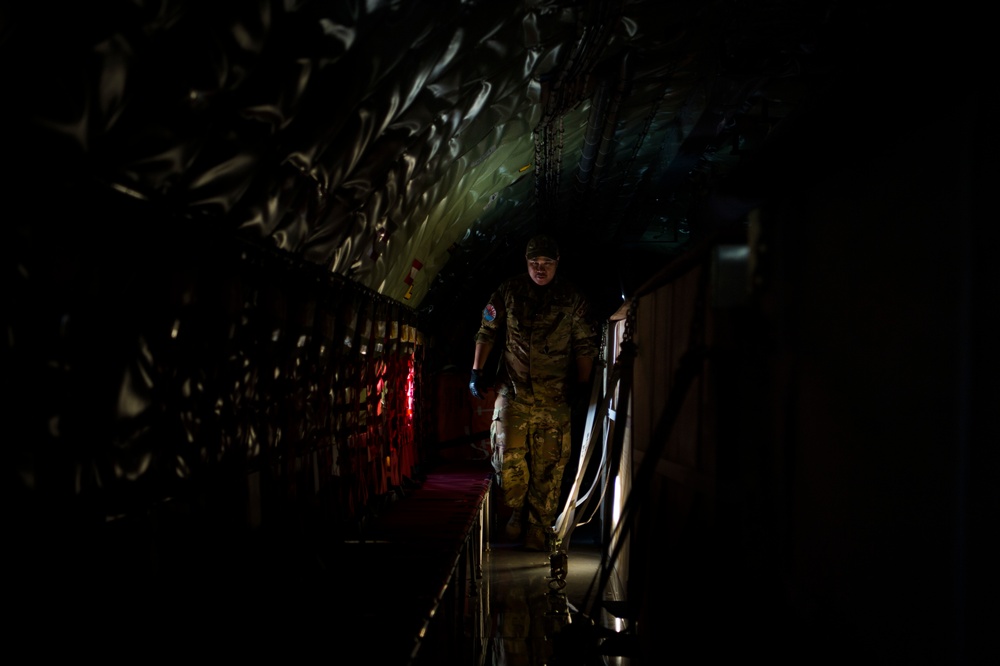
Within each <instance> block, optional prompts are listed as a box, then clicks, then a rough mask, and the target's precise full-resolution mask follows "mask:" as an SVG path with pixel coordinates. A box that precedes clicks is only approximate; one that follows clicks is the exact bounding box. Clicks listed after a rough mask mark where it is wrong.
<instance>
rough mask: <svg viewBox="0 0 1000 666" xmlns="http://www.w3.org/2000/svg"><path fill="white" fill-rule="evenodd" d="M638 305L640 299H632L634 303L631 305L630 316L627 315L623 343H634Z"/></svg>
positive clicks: (629, 307)
mask: <svg viewBox="0 0 1000 666" xmlns="http://www.w3.org/2000/svg"><path fill="white" fill-rule="evenodd" d="M638 304H639V300H638V299H632V302H631V303H629V306H628V314H626V315H625V335H624V336H623V337H622V343H630V342H632V334H633V333H634V332H635V310H636V306H637V305H638Z"/></svg>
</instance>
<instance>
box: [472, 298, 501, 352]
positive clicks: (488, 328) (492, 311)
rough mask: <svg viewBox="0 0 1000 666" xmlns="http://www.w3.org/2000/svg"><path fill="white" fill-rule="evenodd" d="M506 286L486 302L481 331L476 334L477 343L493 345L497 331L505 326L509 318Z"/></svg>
mask: <svg viewBox="0 0 1000 666" xmlns="http://www.w3.org/2000/svg"><path fill="white" fill-rule="evenodd" d="M504 289H505V285H501V286H500V288H499V289H497V290H496V291H495V292H493V295H492V296H490V299H489V300H488V301H487V302H486V305H485V306H484V307H483V311H482V320H481V321H480V323H479V331H478V332H476V342H488V343H490V344H493V342H494V341H495V340H496V337H497V329H498V328H499V327H500V326H501V325H502V324H503V322H504V319H505V318H506V317H507V308H506V306H505V305H504Z"/></svg>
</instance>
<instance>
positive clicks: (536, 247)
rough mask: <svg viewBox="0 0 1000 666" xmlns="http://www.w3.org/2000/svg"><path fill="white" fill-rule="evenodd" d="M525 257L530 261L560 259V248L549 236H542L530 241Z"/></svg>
mask: <svg viewBox="0 0 1000 666" xmlns="http://www.w3.org/2000/svg"><path fill="white" fill-rule="evenodd" d="M524 256H525V257H526V258H528V259H534V258H535V257H549V258H550V259H558V258H559V246H558V245H556V242H555V241H554V240H553V239H552V238H550V237H549V236H546V235H545V234H540V235H538V236H535V237H534V238H532V239H531V240H530V241H528V249H527V250H526V251H525V253H524Z"/></svg>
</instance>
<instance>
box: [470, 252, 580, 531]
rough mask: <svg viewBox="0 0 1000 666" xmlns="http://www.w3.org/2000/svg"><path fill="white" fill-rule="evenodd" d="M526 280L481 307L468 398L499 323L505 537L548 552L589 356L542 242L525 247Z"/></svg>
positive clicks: (572, 299) (495, 433) (498, 426)
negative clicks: (506, 515)
mask: <svg viewBox="0 0 1000 666" xmlns="http://www.w3.org/2000/svg"><path fill="white" fill-rule="evenodd" d="M525 257H526V259H527V262H528V272H527V274H522V275H518V276H515V277H513V278H510V279H508V280H506V281H505V282H503V283H502V284H501V285H500V286H499V288H498V289H497V290H496V291H495V292H494V293H493V295H492V296H491V297H490V299H489V302H488V303H487V304H486V307H485V308H484V309H483V316H482V323H481V325H480V328H479V331H478V332H477V334H476V354H475V359H474V361H473V366H472V367H473V370H472V380H471V381H470V383H469V387H470V390H471V391H472V394H473V395H474V396H476V397H480V398H481V397H482V395H483V393H484V391H485V387H484V386H483V385H482V382H483V373H482V369H483V364H484V363H485V362H486V358H487V357H488V356H489V353H490V351H491V350H492V348H493V343H494V342H495V340H496V336H497V332H498V330H500V328H501V327H502V326H503V325H504V324H506V336H505V338H506V343H505V348H504V352H503V359H502V367H501V370H500V372H499V373H498V377H497V379H498V384H499V390H498V397H497V402H496V406H495V409H494V416H493V426H492V428H491V438H492V440H493V465H494V467H495V468H496V470H497V472H498V473H499V475H500V487H501V489H502V492H503V499H504V503H505V504H506V505H507V507H509V508H510V509H511V510H512V514H511V519H510V522H508V524H507V536H508V537H509V538H510V539H512V540H519V539H520V537H521V535H522V532H523V528H524V523H525V522H527V534H526V535H525V540H524V543H525V546H526V547H528V548H533V549H535V550H544V549H547V548H550V547H551V545H552V544H551V537H552V536H553V534H554V532H553V525H554V523H555V519H556V516H557V515H558V513H559V506H558V505H559V500H560V494H561V491H562V478H563V471H564V470H565V468H566V465H567V463H568V462H569V458H570V453H571V450H572V446H571V425H570V423H571V422H570V417H571V408H570V405H571V400H572V398H573V397H574V393H575V392H578V391H580V390H582V389H581V387H583V386H588V385H589V382H590V372H591V368H592V366H593V359H594V357H595V356H596V355H597V347H596V344H595V336H594V328H593V326H592V323H591V321H590V319H589V318H588V312H587V302H586V300H585V299H584V298H583V296H581V295H580V293H579V292H578V291H577V290H576V289H575V287H574V286H573V285H572V284H570V283H569V282H567V281H565V280H561V279H556V269H557V267H558V263H559V250H558V247H557V246H556V243H555V241H553V240H552V239H551V238H549V237H548V236H536V237H535V238H533V239H531V241H529V243H528V248H527V252H526V253H525Z"/></svg>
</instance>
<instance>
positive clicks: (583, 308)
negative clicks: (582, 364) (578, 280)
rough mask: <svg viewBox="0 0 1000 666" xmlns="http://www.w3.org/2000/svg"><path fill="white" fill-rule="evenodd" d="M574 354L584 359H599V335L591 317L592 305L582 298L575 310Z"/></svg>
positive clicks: (577, 300) (577, 302)
mask: <svg viewBox="0 0 1000 666" xmlns="http://www.w3.org/2000/svg"><path fill="white" fill-rule="evenodd" d="M572 345H573V354H574V355H575V356H580V357H584V358H596V357H597V334H596V332H595V330H594V323H593V321H592V320H591V317H590V305H589V304H588V303H587V300H586V299H585V298H583V297H582V296H578V297H577V299H576V307H575V308H574V309H573V341H572Z"/></svg>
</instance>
